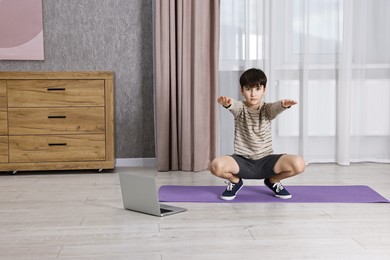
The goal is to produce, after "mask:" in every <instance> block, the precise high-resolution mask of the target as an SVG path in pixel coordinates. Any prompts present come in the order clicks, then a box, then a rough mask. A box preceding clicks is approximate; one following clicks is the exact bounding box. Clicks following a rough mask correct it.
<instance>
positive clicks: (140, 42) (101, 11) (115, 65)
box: [0, 0, 155, 158]
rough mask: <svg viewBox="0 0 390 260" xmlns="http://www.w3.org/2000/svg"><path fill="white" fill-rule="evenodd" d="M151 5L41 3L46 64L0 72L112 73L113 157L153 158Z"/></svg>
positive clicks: (112, 0)
mask: <svg viewBox="0 0 390 260" xmlns="http://www.w3.org/2000/svg"><path fill="white" fill-rule="evenodd" d="M152 1H153V0H101V1H96V0H83V1H80V0H67V1H50V0H43V30H44V45H45V46H44V47H45V60H44V61H4V60H0V70H1V71H93V70H106V71H113V72H114V73H115V77H116V79H115V102H116V105H115V111H116V157H117V158H148V157H155V152H154V105H153V23H152V21H153V11H152Z"/></svg>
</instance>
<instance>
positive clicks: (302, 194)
mask: <svg viewBox="0 0 390 260" xmlns="http://www.w3.org/2000/svg"><path fill="white" fill-rule="evenodd" d="M225 188H226V187H225V186H176V185H165V186H161V187H160V189H159V191H158V193H159V198H160V201H161V202H206V203H224V202H225V203H226V202H228V203H237V202H246V203H255V202H262V203H265V202H284V203H297V202H298V203H299V202H305V203H306V202H309V203H329V202H332V203H373V202H386V203H388V202H389V201H388V200H387V199H386V198H384V197H382V196H381V195H380V194H378V193H377V192H376V191H374V190H373V189H371V188H370V187H368V186H363V185H349V186H286V189H287V190H288V191H289V192H290V193H291V194H292V196H293V197H292V198H291V199H288V200H283V199H279V198H276V197H275V196H274V194H273V192H272V191H271V190H269V189H268V188H267V187H265V186H244V187H243V188H242V189H241V190H240V191H239V193H238V194H237V197H236V198H235V199H234V200H232V201H224V200H221V199H220V195H221V194H222V192H223V191H224V190H225Z"/></svg>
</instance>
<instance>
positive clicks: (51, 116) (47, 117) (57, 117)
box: [47, 116, 66, 118]
mask: <svg viewBox="0 0 390 260" xmlns="http://www.w3.org/2000/svg"><path fill="white" fill-rule="evenodd" d="M47 118H66V116H47Z"/></svg>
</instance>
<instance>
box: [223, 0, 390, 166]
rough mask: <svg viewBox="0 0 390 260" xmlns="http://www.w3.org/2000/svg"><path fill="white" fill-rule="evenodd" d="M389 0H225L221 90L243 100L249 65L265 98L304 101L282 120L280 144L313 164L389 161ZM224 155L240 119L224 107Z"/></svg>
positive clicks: (278, 147) (277, 128)
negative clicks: (260, 79) (260, 78)
mask: <svg viewBox="0 0 390 260" xmlns="http://www.w3.org/2000/svg"><path fill="white" fill-rule="evenodd" d="M389 10H390V1H388V0H316V1H313V0H311V1H310V0H245V1H235V0H221V14H220V17H221V23H220V28H221V32H220V40H221V42H220V66H219V70H220V72H219V77H220V80H219V82H220V85H219V93H220V94H221V95H230V96H232V97H234V98H240V95H239V84H238V79H239V76H240V74H241V73H242V72H243V71H244V70H246V69H248V68H251V67H258V68H261V69H263V70H264V71H265V72H266V74H267V75H268V84H267V96H266V101H273V100H278V99H283V98H293V99H296V100H297V101H298V102H299V105H298V106H295V107H293V108H292V109H290V110H288V111H286V112H285V113H283V114H281V115H280V116H279V117H278V119H277V120H275V122H274V127H273V131H274V132H273V135H274V150H275V152H277V153H291V154H299V155H302V156H303V157H304V158H305V160H306V162H308V163H310V162H336V163H338V164H341V165H348V164H350V162H361V161H373V162H387V163H388V162H390V105H389V104H390V48H389V46H390V29H389V28H390V15H389V14H388V11H389ZM220 125H221V126H220V149H219V150H220V154H230V153H232V151H233V144H232V143H233V141H232V140H233V119H232V117H231V115H230V113H226V111H224V110H222V109H221V110H220Z"/></svg>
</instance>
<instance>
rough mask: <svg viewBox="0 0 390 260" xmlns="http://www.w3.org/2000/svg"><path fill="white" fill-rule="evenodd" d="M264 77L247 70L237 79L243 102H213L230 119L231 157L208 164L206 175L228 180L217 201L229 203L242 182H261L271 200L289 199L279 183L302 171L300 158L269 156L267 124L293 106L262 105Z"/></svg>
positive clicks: (281, 103) (285, 103) (226, 99)
mask: <svg viewBox="0 0 390 260" xmlns="http://www.w3.org/2000/svg"><path fill="white" fill-rule="evenodd" d="M266 84H267V77H266V75H265V73H264V72H263V71H261V70H259V69H249V70H247V71H245V72H244V73H243V74H242V75H241V77H240V85H241V95H242V96H243V97H244V98H245V101H236V100H233V99H232V98H229V97H225V96H221V97H219V98H218V100H217V102H218V103H219V104H221V105H222V106H223V107H225V108H226V109H228V110H229V111H230V112H231V113H232V114H233V116H234V122H235V127H234V128H235V129H234V154H233V155H231V156H222V157H217V158H215V159H214V160H212V162H211V164H210V171H211V173H212V174H214V175H215V176H217V177H220V178H223V179H226V180H228V181H229V182H228V186H227V188H226V190H225V191H224V192H223V193H222V195H221V199H223V200H233V199H234V198H235V197H236V195H237V193H238V191H239V190H240V189H241V188H242V187H243V181H242V179H264V184H265V185H266V186H267V187H268V188H270V189H271V190H272V191H273V192H274V193H275V196H276V197H278V198H281V199H290V198H291V197H292V196H291V194H290V193H289V192H288V191H287V190H286V189H285V188H284V187H283V185H282V184H281V182H280V181H281V180H283V179H285V178H289V177H292V176H295V175H297V174H299V173H301V172H303V171H304V169H305V162H304V160H303V159H302V157H300V156H297V155H288V154H273V149H272V132H271V120H273V119H274V118H275V117H276V116H277V115H278V114H280V113H281V112H283V111H284V110H286V109H288V108H290V107H291V106H293V105H296V104H297V102H296V101H294V100H291V99H284V100H280V101H277V102H275V103H265V102H263V98H264V96H265V90H266Z"/></svg>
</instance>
